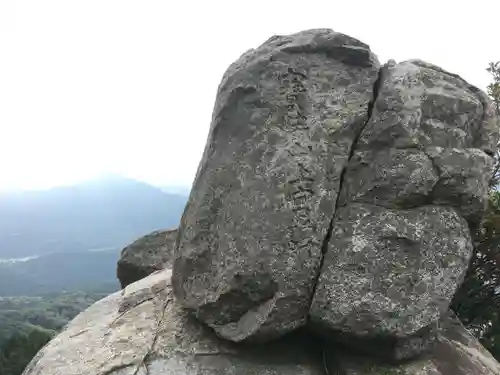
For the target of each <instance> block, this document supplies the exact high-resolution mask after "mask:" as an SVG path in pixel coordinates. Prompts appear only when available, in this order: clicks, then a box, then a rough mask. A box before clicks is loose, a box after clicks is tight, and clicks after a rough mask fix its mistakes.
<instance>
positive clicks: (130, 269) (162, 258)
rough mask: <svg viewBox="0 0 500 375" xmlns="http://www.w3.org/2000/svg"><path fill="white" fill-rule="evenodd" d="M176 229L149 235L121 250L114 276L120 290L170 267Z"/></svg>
mask: <svg viewBox="0 0 500 375" xmlns="http://www.w3.org/2000/svg"><path fill="white" fill-rule="evenodd" d="M176 237H177V229H168V230H160V231H155V232H152V233H149V234H147V235H145V236H143V237H141V238H139V239H137V240H136V241H134V242H133V243H131V244H130V245H128V246H127V247H125V248H124V249H123V250H122V253H121V257H120V259H119V260H118V264H117V267H116V275H117V277H118V280H120V284H121V287H122V288H125V287H126V286H127V285H129V284H132V283H134V282H136V281H138V280H140V279H143V278H144V277H146V276H148V275H150V274H152V273H153V272H155V271H158V270H162V269H164V268H171V267H172V258H173V251H174V246H175V239H176Z"/></svg>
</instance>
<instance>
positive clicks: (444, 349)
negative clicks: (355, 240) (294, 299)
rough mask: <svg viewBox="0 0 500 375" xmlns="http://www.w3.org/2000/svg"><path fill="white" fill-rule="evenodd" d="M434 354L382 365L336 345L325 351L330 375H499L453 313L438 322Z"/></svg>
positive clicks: (497, 367) (495, 364) (499, 369)
mask: <svg viewBox="0 0 500 375" xmlns="http://www.w3.org/2000/svg"><path fill="white" fill-rule="evenodd" d="M438 325H439V329H438V335H437V340H436V343H435V345H434V347H433V350H432V351H431V352H429V353H427V354H426V355H425V356H422V357H420V358H418V359H415V360H413V361H410V362H408V363H402V364H399V365H395V364H383V363H380V362H377V361H375V360H373V359H372V358H368V357H365V356H362V355H359V354H356V353H353V352H346V351H345V350H342V349H340V348H337V347H335V346H333V345H331V346H327V347H326V348H325V353H326V356H325V357H326V361H325V362H326V364H327V368H328V372H329V373H330V374H342V375H497V374H500V365H499V364H498V362H497V361H496V360H495V358H493V356H492V355H491V354H490V353H489V352H488V351H487V350H486V349H485V348H484V347H483V346H482V345H481V344H480V343H479V342H478V341H477V339H476V338H474V337H473V336H472V335H471V334H470V333H469V332H467V330H466V329H465V328H464V327H463V326H462V324H461V323H460V321H459V320H458V319H457V318H456V317H455V315H454V314H453V313H452V312H448V313H446V314H444V315H443V316H442V317H441V319H440V320H439V324H438Z"/></svg>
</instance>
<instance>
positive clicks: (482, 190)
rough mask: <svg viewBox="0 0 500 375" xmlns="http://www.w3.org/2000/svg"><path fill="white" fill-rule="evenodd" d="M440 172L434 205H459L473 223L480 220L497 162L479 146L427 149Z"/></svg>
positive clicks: (464, 214)
mask: <svg viewBox="0 0 500 375" xmlns="http://www.w3.org/2000/svg"><path fill="white" fill-rule="evenodd" d="M427 153H428V155H429V156H430V157H431V158H432V160H433V163H434V165H435V167H436V170H437V171H438V174H439V181H438V183H437V184H436V186H435V187H434V190H433V192H432V202H433V203H434V204H440V205H447V206H453V207H457V208H458V210H459V211H460V213H461V214H462V216H464V217H465V218H466V219H468V220H469V221H470V222H473V223H477V222H479V221H480V219H481V217H482V215H483V213H484V211H485V209H486V205H487V202H488V200H487V197H488V189H489V183H490V180H491V176H492V173H493V168H494V166H495V161H494V159H493V158H492V157H490V156H488V155H487V154H486V153H484V152H483V151H481V150H479V149H477V148H470V149H456V148H453V149H443V148H440V147H435V148H430V149H428V150H427Z"/></svg>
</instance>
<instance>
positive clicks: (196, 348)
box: [23, 270, 500, 375]
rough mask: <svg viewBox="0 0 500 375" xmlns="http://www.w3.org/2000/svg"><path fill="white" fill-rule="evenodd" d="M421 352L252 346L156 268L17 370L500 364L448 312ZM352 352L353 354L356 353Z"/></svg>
mask: <svg viewBox="0 0 500 375" xmlns="http://www.w3.org/2000/svg"><path fill="white" fill-rule="evenodd" d="M437 332H438V335H439V336H438V340H437V343H436V345H435V348H434V351H433V352H432V353H430V354H429V355H428V356H427V357H424V358H420V359H418V360H415V361H411V362H409V363H406V364H401V365H382V364H379V363H376V362H374V361H373V360H372V359H370V358H367V357H363V356H359V354H356V353H354V352H345V351H344V350H342V349H340V348H337V347H335V346H333V345H330V344H327V345H323V344H320V342H317V341H315V339H314V338H313V337H312V336H309V337H307V336H305V335H304V334H292V335H288V336H286V337H284V338H283V339H281V340H278V341H274V342H272V343H267V344H264V345H259V346H257V347H249V346H241V345H238V344H234V343H231V342H228V341H225V340H221V339H219V338H217V337H216V336H215V334H214V333H213V332H212V331H211V330H210V329H208V328H206V327H204V326H203V325H202V324H201V323H199V322H197V321H196V320H195V319H194V318H193V317H190V316H189V315H188V314H187V313H186V312H185V311H183V310H182V309H181V308H180V306H179V305H178V304H177V303H176V302H175V301H174V298H173V295H172V292H171V287H170V271H169V270H163V271H158V272H156V273H154V274H152V275H150V276H148V277H146V278H144V279H142V280H140V281H138V282H136V283H133V284H130V285H129V286H127V287H126V288H125V289H124V290H123V291H121V292H117V293H114V294H112V295H110V296H108V297H106V298H104V299H103V300H101V301H99V302H97V303H95V304H94V305H92V306H91V307H89V308H88V309H87V310H85V311H84V312H82V313H81V314H80V315H78V316H77V317H76V318H75V319H74V320H73V321H72V322H70V324H69V325H68V326H67V327H66V329H65V330H64V331H63V332H62V333H60V334H59V335H58V336H56V337H55V338H54V339H53V340H52V341H51V342H49V344H47V345H46V346H45V347H44V348H43V349H42V350H41V351H40V352H39V353H38V355H37V356H36V357H35V358H34V359H33V360H32V361H31V363H30V364H29V365H28V366H27V367H26V369H25V371H24V373H23V375H82V374H88V375H220V374H231V375H247V374H259V375H260V374H262V375H328V374H330V375H333V374H342V375H389V374H390V375H393V374H394V375H396V374H397V375H471V374H474V375H496V374H499V373H500V365H499V364H498V363H497V362H496V361H495V359H494V358H493V357H492V356H491V355H490V354H489V353H488V352H487V351H486V350H485V349H484V348H483V347H482V346H481V345H480V344H479V343H478V342H477V340H476V339H474V338H473V337H472V336H471V335H470V334H469V333H468V332H467V331H466V330H465V329H464V328H463V327H462V325H461V324H460V323H459V322H458V320H457V319H456V318H454V317H453V316H452V315H446V316H444V317H442V319H441V320H440V322H439V330H438V331H437ZM356 355H358V356H357V357H356Z"/></svg>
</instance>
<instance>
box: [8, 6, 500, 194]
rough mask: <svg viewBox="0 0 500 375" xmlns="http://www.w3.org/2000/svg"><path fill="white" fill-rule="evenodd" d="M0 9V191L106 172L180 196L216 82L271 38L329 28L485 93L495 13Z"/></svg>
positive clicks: (497, 56) (494, 52) (494, 53)
mask: <svg viewBox="0 0 500 375" xmlns="http://www.w3.org/2000/svg"><path fill="white" fill-rule="evenodd" d="M0 4H2V6H3V8H2V6H0V25H3V27H2V26H0V51H1V52H0V54H1V55H0V188H2V187H3V188H6V187H13V186H20V187H27V188H29V187H44V186H50V185H57V184H63V183H69V182H73V181H77V180H80V179H84V178H87V177H89V176H91V175H94V174H98V173H101V172H104V171H113V172H120V173H124V174H127V175H129V176H132V177H136V178H140V179H144V180H146V181H149V182H152V183H158V184H174V185H179V184H185V185H189V184H190V183H191V180H192V178H193V177H194V173H195V171H196V168H197V165H198V161H199V158H200V155H201V152H202V150H203V147H204V144H205V140H206V136H207V132H208V127H209V122H210V118H211V111H212V108H213V102H214V99H215V92H216V89H217V85H218V83H219V80H220V78H221V77H222V74H223V72H224V70H225V69H226V68H227V66H228V65H229V64H230V63H231V62H232V61H234V60H235V59H237V58H238V57H239V55H240V54H241V53H243V52H244V51H246V50H247V49H249V48H252V47H256V46H258V45H259V44H260V43H262V42H263V41H265V40H266V39H267V38H268V37H270V36H271V35H273V34H287V33H292V32H296V31H300V30H303V29H307V28H318V27H329V28H332V29H334V30H337V31H340V32H343V33H346V34H350V35H352V36H354V37H357V38H359V39H361V40H362V41H364V42H366V43H368V44H370V45H371V47H372V49H373V50H374V51H375V52H376V53H377V54H378V55H379V57H380V58H381V60H386V59H387V58H389V57H390V58H394V59H396V60H404V59H407V58H413V57H418V58H422V59H424V60H428V61H430V62H433V63H435V64H437V65H441V66H442V67H443V68H446V69H448V70H451V71H453V72H456V73H458V74H461V75H462V76H463V77H464V78H466V79H467V80H469V81H470V82H471V83H473V84H476V85H478V86H479V87H481V88H483V89H484V88H485V86H486V84H487V83H488V81H489V77H488V74H487V73H486V71H485V67H486V66H487V64H488V62H489V61H492V60H500V44H499V43H497V41H496V40H495V37H496V28H497V27H496V24H497V22H496V19H495V17H496V16H497V15H498V14H499V11H500V4H497V1H496V0H491V1H486V0H484V1H481V0H477V1H475V2H474V3H462V4H460V5H459V4H458V3H457V2H451V1H450V2H448V1H442V2H441V1H439V2H438V1H419V2H412V3H409V2H408V3H404V5H402V4H403V2H401V1H378V2H373V1H350V2H345V1H342V2H338V1H331V0H330V1H312V0H310V1H307V2H304V1H300V2H298V1H257V0H254V1H252V2H246V3H236V2H234V1H210V2H204V1H198V2H193V1H191V2H189V1H188V2H166V1H156V0H149V1H147V2H138V1H129V0H106V1H102V0H98V1H97V0H86V1H81V2H77V1H67V0H59V1H53V0H45V1H35V0H26V1H20V2H16V3H15V4H16V6H14V5H13V4H14V0H2V1H0ZM5 4H7V5H5ZM6 19H7V21H5V20H6ZM2 22H3V23H2Z"/></svg>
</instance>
